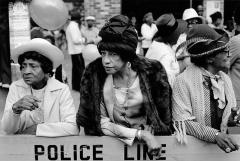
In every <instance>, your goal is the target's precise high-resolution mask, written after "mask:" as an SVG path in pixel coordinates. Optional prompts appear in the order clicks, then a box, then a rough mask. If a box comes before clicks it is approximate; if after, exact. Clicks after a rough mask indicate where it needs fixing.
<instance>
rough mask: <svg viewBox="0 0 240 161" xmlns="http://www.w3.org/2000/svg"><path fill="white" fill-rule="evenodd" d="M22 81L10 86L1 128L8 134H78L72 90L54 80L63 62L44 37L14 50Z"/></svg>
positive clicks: (61, 55) (62, 57) (59, 54)
mask: <svg viewBox="0 0 240 161" xmlns="http://www.w3.org/2000/svg"><path fill="white" fill-rule="evenodd" d="M12 57H13V59H14V60H15V61H18V63H19V64H20V69H21V74H22V79H20V80H18V81H16V82H14V83H12V84H11V86H10V89H9V93H8V96H7V99H6V105H5V109H4V114H3V117H2V122H1V123H2V128H3V130H4V131H5V132H6V133H7V134H33V135H36V136H48V137H56V136H67V135H77V134H78V128H77V126H76V123H75V122H76V121H75V120H76V119H75V114H76V112H75V107H74V104H73V98H72V96H71V93H70V90H69V87H68V86H67V85H66V84H63V83H61V82H59V81H57V80H56V79H54V78H52V77H51V76H52V75H53V72H52V70H53V69H54V68H56V67H58V66H59V65H60V64H61V63H62V62H63V60H64V56H63V54H62V52H61V50H59V49H58V48H57V47H55V46H54V45H52V44H50V43H49V42H48V41H47V40H44V39H41V38H35V39H32V40H31V41H30V42H28V43H25V44H22V45H20V46H18V47H17V48H15V49H14V51H13V55H12Z"/></svg>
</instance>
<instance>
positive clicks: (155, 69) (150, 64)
mask: <svg viewBox="0 0 240 161" xmlns="http://www.w3.org/2000/svg"><path fill="white" fill-rule="evenodd" d="M134 64H136V65H135V66H136V70H138V71H139V72H146V74H154V73H159V72H162V73H165V69H164V67H163V65H162V64H161V63H160V62H159V61H157V60H153V59H148V58H145V57H142V56H138V57H137V59H136V61H135V62H134Z"/></svg>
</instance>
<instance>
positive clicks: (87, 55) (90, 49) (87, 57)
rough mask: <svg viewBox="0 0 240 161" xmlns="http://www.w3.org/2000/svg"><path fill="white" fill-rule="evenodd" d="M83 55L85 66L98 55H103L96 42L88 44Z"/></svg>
mask: <svg viewBox="0 0 240 161" xmlns="http://www.w3.org/2000/svg"><path fill="white" fill-rule="evenodd" d="M82 56H83V59H84V63H85V66H87V65H88V64H89V63H91V62H92V61H94V60H95V59H97V58H98V57H101V55H100V54H99V52H98V49H97V45H94V44H88V45H86V46H85V48H84V49H83V50H82Z"/></svg>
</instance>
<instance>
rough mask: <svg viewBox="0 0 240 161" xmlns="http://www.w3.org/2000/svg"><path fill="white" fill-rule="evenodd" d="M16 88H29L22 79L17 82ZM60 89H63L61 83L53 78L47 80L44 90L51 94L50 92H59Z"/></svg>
mask: <svg viewBox="0 0 240 161" xmlns="http://www.w3.org/2000/svg"><path fill="white" fill-rule="evenodd" d="M16 86H19V87H23V88H26V89H28V88H30V86H29V85H28V84H26V83H25V82H24V80H23V79H20V80H19V81H17V82H16ZM62 88H63V85H62V83H61V82H59V81H57V80H56V79H54V78H49V79H48V81H47V85H46V90H48V91H50V92H52V91H56V90H59V89H62Z"/></svg>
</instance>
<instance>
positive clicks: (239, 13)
mask: <svg viewBox="0 0 240 161" xmlns="http://www.w3.org/2000/svg"><path fill="white" fill-rule="evenodd" d="M233 20H234V22H235V31H234V36H236V35H238V34H239V33H240V6H238V7H237V8H236V9H235V11H234V14H233Z"/></svg>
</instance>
